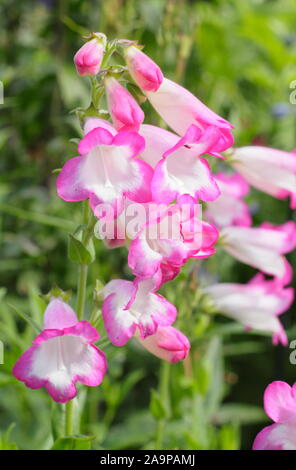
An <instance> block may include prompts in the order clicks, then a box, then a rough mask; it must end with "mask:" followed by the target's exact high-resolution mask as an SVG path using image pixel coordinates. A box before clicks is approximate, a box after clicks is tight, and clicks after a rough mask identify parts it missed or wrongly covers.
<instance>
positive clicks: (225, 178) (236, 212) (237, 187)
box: [206, 173, 252, 228]
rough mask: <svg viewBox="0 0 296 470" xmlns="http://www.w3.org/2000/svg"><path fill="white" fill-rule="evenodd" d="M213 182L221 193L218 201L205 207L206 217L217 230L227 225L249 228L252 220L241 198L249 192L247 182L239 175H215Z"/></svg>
mask: <svg viewBox="0 0 296 470" xmlns="http://www.w3.org/2000/svg"><path fill="white" fill-rule="evenodd" d="M215 180H216V182H217V184H218V186H219V189H220V191H221V195H220V197H219V198H218V199H216V200H215V201H213V202H210V203H209V204H208V205H207V210H206V216H207V218H208V219H209V220H210V221H211V222H213V223H214V224H216V225H217V226H218V227H219V228H223V227H227V226H229V225H238V226H241V227H249V226H250V225H252V218H251V215H250V211H249V207H248V205H247V204H246V203H245V201H243V200H242V198H243V197H244V196H245V195H246V194H247V193H248V192H249V185H248V183H247V181H246V180H245V179H244V178H243V177H242V176H240V174H239V173H234V174H232V175H226V174H224V173H217V174H216V175H215Z"/></svg>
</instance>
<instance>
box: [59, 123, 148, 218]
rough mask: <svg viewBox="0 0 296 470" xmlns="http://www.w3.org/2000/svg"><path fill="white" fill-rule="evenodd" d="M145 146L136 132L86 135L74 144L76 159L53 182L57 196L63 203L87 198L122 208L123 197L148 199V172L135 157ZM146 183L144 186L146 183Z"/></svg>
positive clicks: (102, 131)
mask: <svg viewBox="0 0 296 470" xmlns="http://www.w3.org/2000/svg"><path fill="white" fill-rule="evenodd" d="M144 146H145V142H144V139H143V137H141V136H140V135H139V134H137V133H136V132H118V133H117V134H116V135H115V136H114V135H113V134H111V132H109V130H107V129H105V128H103V127H96V128H94V129H92V130H91V131H90V132H88V133H87V134H86V135H85V136H84V137H83V139H82V140H81V141H80V143H79V145H78V151H79V153H80V156H78V157H75V158H72V159H71V160H68V161H67V163H66V164H65V166H64V167H63V169H62V171H61V173H60V174H59V176H58V179H57V192H58V195H59V196H60V197H61V198H62V199H64V200H65V201H82V200H84V199H88V198H89V199H90V203H91V206H92V208H93V209H94V208H95V207H96V206H97V205H98V204H99V203H104V202H105V203H109V204H111V205H112V206H114V207H119V208H120V207H122V206H123V201H124V196H127V197H129V198H130V199H132V200H135V201H138V202H145V201H146V200H150V198H151V196H150V191H149V189H148V192H147V189H146V188H147V185H148V188H149V181H151V178H152V169H151V168H150V167H149V165H147V164H146V163H145V162H143V161H142V160H140V159H138V158H137V159H136V158H134V157H136V156H137V155H138V154H139V153H141V151H142V150H143V148H144ZM147 183H148V184H147Z"/></svg>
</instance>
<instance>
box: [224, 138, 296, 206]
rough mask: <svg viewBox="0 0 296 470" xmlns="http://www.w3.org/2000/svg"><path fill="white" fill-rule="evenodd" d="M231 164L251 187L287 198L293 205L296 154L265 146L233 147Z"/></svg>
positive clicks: (295, 183)
mask: <svg viewBox="0 0 296 470" xmlns="http://www.w3.org/2000/svg"><path fill="white" fill-rule="evenodd" d="M231 164H232V165H233V167H234V168H235V169H236V170H237V171H238V172H239V173H241V174H242V175H243V176H244V178H246V180H247V181H248V182H249V183H250V184H251V185H252V186H254V187H255V188H257V189H260V190H261V191H263V192H265V193H267V194H270V195H271V196H273V197H276V198H278V199H285V198H287V197H290V198H291V199H290V200H291V202H290V205H291V208H292V209H295V208H296V154H295V151H294V152H284V151H282V150H277V149H273V148H269V147H259V146H248V147H241V148H237V149H235V151H234V153H233V154H232V156H231Z"/></svg>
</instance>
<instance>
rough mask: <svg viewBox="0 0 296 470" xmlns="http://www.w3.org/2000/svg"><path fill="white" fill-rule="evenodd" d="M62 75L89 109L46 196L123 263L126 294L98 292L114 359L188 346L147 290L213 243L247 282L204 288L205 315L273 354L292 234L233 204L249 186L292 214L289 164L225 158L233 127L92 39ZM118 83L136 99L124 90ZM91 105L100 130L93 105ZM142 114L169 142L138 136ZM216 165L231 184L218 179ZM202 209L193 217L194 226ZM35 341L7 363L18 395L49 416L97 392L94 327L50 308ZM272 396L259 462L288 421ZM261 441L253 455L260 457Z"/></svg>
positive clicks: (154, 292) (286, 301)
mask: <svg viewBox="0 0 296 470" xmlns="http://www.w3.org/2000/svg"><path fill="white" fill-rule="evenodd" d="M108 47H109V49H108ZM116 47H117V48H118V51H120V52H121V53H122V57H123V59H124V60H125V66H123V67H122V66H109V64H108V60H109V59H110V57H111V55H112V51H113V50H115V48H116ZM74 63H75V66H76V69H77V72H78V73H79V74H80V75H90V76H92V77H91V80H92V85H93V92H92V96H93V103H92V106H91V107H90V108H89V109H88V110H85V112H84V114H83V116H82V118H83V137H82V138H81V140H80V141H79V144H78V154H77V156H76V157H74V158H71V159H69V160H68V161H67V162H66V163H65V165H64V167H63V168H62V170H61V172H60V173H59V176H58V179H57V193H58V195H59V196H60V197H61V198H62V199H63V200H65V201H88V202H87V204H89V206H90V208H91V211H92V217H93V218H94V219H95V220H96V221H97V223H96V233H100V237H101V238H103V239H104V242H105V244H106V246H107V247H108V248H115V247H117V246H120V245H125V246H126V247H127V249H128V255H127V262H128V266H129V268H130V270H131V273H132V275H133V276H134V278H133V280H123V279H112V280H110V281H109V282H108V283H107V284H106V285H105V286H104V287H103V288H102V289H101V290H100V292H99V295H100V296H101V299H102V318H103V323H104V327H105V330H106V333H107V335H108V338H109V340H110V342H111V343H112V344H113V345H115V346H123V345H125V344H126V343H127V342H128V341H129V340H130V339H131V338H132V337H135V339H136V340H137V341H138V342H139V343H140V344H142V345H143V346H144V348H146V349H147V350H148V351H149V352H151V353H153V354H154V355H156V356H157V357H159V358H161V359H164V360H166V361H170V362H177V361H180V360H182V359H184V358H185V357H186V355H187V354H188V352H189V348H190V344H189V341H188V339H187V338H186V336H184V334H183V333H181V332H180V331H178V330H177V329H176V328H175V327H174V326H172V325H173V324H174V322H175V321H176V319H177V316H178V313H177V310H176V308H175V306H174V305H173V304H172V303H170V302H169V301H168V300H166V299H165V298H164V297H163V296H162V295H160V294H159V293H158V290H159V289H160V288H161V287H162V286H163V285H164V284H165V283H167V282H169V281H172V280H173V279H174V278H175V277H176V276H177V275H178V274H179V272H180V270H181V269H182V267H183V266H184V264H185V263H186V262H187V261H188V260H189V259H203V258H208V257H210V256H212V255H213V254H214V253H215V249H216V247H215V245H216V243H217V241H218V238H219V237H220V238H219V245H221V246H222V248H223V249H224V250H225V251H226V252H227V253H229V254H230V255H231V256H233V257H234V258H236V259H237V260H239V261H241V262H243V263H245V264H248V265H250V266H252V267H253V268H255V269H258V270H259V271H260V272H259V273H257V274H256V275H255V276H254V277H253V279H252V280H251V281H250V282H249V283H248V284H246V285H241V284H233V283H232V284H231V283H218V284H214V285H210V286H206V287H205V288H204V289H203V293H204V294H205V295H206V296H207V298H208V300H209V301H210V303H211V305H212V306H213V308H214V309H215V310H216V311H217V312H220V313H224V314H225V315H227V316H230V317H231V318H234V319H235V320H237V321H239V322H241V323H242V324H243V325H244V326H245V328H246V329H252V328H254V329H256V330H262V331H266V332H269V333H271V334H272V336H273V342H274V343H278V342H281V343H282V344H284V345H286V344H287V337H286V333H285V331H284V329H283V327H282V325H281V323H280V321H279V319H278V316H279V315H280V314H282V313H283V312H285V311H286V310H287V309H288V308H289V306H290V305H291V302H292V300H293V290H292V289H291V288H289V287H287V285H288V284H289V283H290V281H291V277H292V270H291V266H290V265H289V263H288V262H287V260H286V258H285V257H284V254H286V253H288V252H290V251H291V250H293V249H294V248H295V246H296V224H295V223H294V222H293V221H288V222H285V223H284V224H282V225H278V226H273V225H271V224H270V223H268V222H265V223H264V224H262V225H261V226H260V227H254V226H252V215H251V210H250V207H249V205H248V204H247V203H246V201H245V200H244V198H245V197H246V196H247V195H248V192H249V189H250V187H249V184H250V185H252V186H254V187H255V188H257V189H260V190H262V191H264V192H266V193H268V194H270V195H272V196H274V197H277V198H279V199H284V198H286V197H287V196H290V198H291V207H293V208H294V207H296V155H295V153H293V152H292V153H288V152H283V151H279V150H275V149H268V148H264V147H256V146H254V147H242V148H237V149H231V150H230V151H228V149H230V148H231V147H232V145H233V135H232V129H233V126H232V125H231V124H230V123H229V122H228V121H226V120H225V119H223V118H222V117H220V116H218V115H217V114H216V113H215V112H214V111H212V110H211V109H209V108H208V107H207V106H206V105H205V104H203V103H202V102H201V101H200V100H199V99H197V98H196V97H195V96H194V95H192V94H191V93H190V92H189V91H188V90H186V89H185V88H183V87H181V86H180V85H178V84H176V83H174V82H173V81H171V80H169V79H168V78H166V77H164V75H163V73H162V71H161V70H160V68H159V67H158V65H157V64H155V63H154V62H153V61H152V60H151V59H150V58H149V57H148V56H147V55H145V54H144V53H143V52H142V50H141V48H140V47H139V46H138V45H137V44H136V43H134V42H132V41H126V40H119V41H117V42H116V41H115V42H112V43H110V44H109V43H108V42H107V39H106V37H105V36H104V35H102V34H100V33H94V34H93V35H92V36H91V37H90V38H89V40H88V41H87V42H86V43H85V45H84V46H83V47H82V48H81V49H80V50H79V51H78V52H77V53H76V55H75V57H74ZM127 72H128V73H129V78H127ZM130 81H132V82H133V83H132V85H133V89H134V90H136V92H135V96H133V95H132V94H131V93H130V91H129V90H128V87H127V86H126V84H127V82H128V84H129V83H130ZM102 97H105V101H106V104H107V107H108V117H107V116H106V112H105V113H102V112H101V109H100V105H99V104H98V103H99V102H100V99H101V98H102ZM137 98H138V99H137ZM143 100H148V101H149V102H150V104H151V105H152V107H153V108H154V109H155V110H156V112H157V113H158V114H159V116H160V117H161V118H162V119H163V120H164V121H165V123H166V124H167V126H168V127H169V128H170V129H171V130H166V129H163V128H161V127H157V126H154V125H150V124H147V123H144V119H145V115H144V112H143V110H142V108H141V102H142V101H143ZM88 111H89V112H88ZM102 116H103V117H104V119H103V117H102ZM80 117H81V115H80ZM225 151H228V152H226V157H224V156H223V155H222V153H223V152H225ZM211 158H212V162H215V164H218V165H221V163H219V162H223V163H222V170H223V171H219V172H217V173H213V172H212V170H211V167H210V165H209V161H210V159H211ZM225 162H226V163H228V164H229V165H230V166H232V167H233V168H234V170H235V172H233V171H232V173H229V172H225V170H224V168H225ZM223 165H224V166H223ZM201 203H206V211H205V220H202V217H201V215H202V214H201ZM218 230H219V231H220V233H219V232H218ZM102 233H104V236H102ZM266 276H270V277H271V278H267V277H266ZM44 328H45V329H44V330H43V331H42V332H41V333H40V334H39V335H38V336H37V338H36V339H35V340H34V341H33V345H32V346H31V347H30V349H29V350H27V351H26V352H25V353H24V354H23V355H22V356H21V358H20V359H19V360H18V362H17V364H16V365H15V367H14V375H15V376H16V377H17V378H18V379H19V380H22V381H23V382H24V383H25V384H26V385H27V386H28V387H31V388H40V387H45V388H46V389H47V391H48V392H49V394H50V395H51V396H52V397H53V399H54V400H56V401H59V402H62V403H63V402H67V401H68V400H70V399H72V398H73V397H74V396H75V395H76V393H77V391H76V388H75V383H76V382H80V383H82V384H85V385H89V386H96V385H99V384H100V383H101V381H102V379H103V377H104V374H105V373H106V369H107V365H106V359H105V356H104V354H103V352H102V351H100V349H98V348H97V347H96V346H95V345H94V344H93V343H94V342H96V341H97V340H98V339H99V336H98V333H97V331H96V329H95V328H94V326H93V325H92V324H91V323H89V322H87V321H78V319H77V317H76V314H75V313H74V311H73V310H72V309H71V308H70V306H68V305H67V304H65V303H64V302H63V301H62V300H61V299H58V298H54V299H52V300H51V301H50V303H49V305H48V307H47V309H46V311H45V318H44ZM278 384H279V383H275V385H274V386H273V388H272V390H271V389H268V392H266V393H267V398H266V402H267V405H266V408H267V412H268V413H269V414H270V416H271V417H272V418H273V419H274V420H275V421H276V425H274V426H275V427H274V428H273V426H271V428H272V429H269V428H266V429H269V430H268V432H267V431H266V430H264V431H262V433H264V436H266V435H267V438H268V442H267V441H266V442H267V444H266V443H265V444H264V446H265V448H270V446H272V445H273V444H272V443H273V441H277V439H276V438H274V436H275V435H276V436H277V435H278V434H279V432H280V433H281V436H283V439H284V436H285V435H286V434H287V433H288V428H289V426H290V421H289V423H288V421H287V423H286V414H287V412H288V408H289V407H290V408H291V409H293V410H294V408H295V396H294V395H295V393H294V395H293V391H292V392H291V391H290V389H289V391H288V390H287V388H286V385H285V386H284V385H278ZM270 387H272V386H270ZM270 390H271V391H270ZM293 390H294V388H293ZM284 393H285V394H288V395H289V393H290V395H291V396H290V395H289V397H290V398H287V403H288V402H289V403H288V405H289V406H288V405H287V407H285V406H282V402H281V396H282V394H284ZM271 394H273V395H274V396H275V397H276V398H274V399H271V398H270V395H271ZM277 400H278V401H279V404H277V402H276V401H277ZM293 400H294V402H293V403H294V404H293V403H292V401H293ZM270 403H272V406H271V405H270ZM271 408H272V409H273V411H272V412H269V410H270V409H271ZM282 408H285V409H284V411H283V412H282V411H281V410H282ZM274 409H276V411H274ZM278 410H279V411H278ZM285 410H286V411H287V412H286V411H285ZM282 415H283V416H282ZM284 415H285V416H284ZM278 427H281V431H279V430H278V429H279V428H278ZM262 433H261V434H260V435H259V436H258V437H257V439H256V443H255V445H254V448H259V447H260V446H261V445H262V444H261V442H262ZM264 439H265V437H264ZM291 442H292V441H291ZM276 445H277V446H280V445H282V444H276ZM291 445H295V443H294V444H291ZM289 446H290V444H286V445H285V446H284V445H283V447H284V448H287V447H289Z"/></svg>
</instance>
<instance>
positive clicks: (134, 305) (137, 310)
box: [102, 276, 177, 346]
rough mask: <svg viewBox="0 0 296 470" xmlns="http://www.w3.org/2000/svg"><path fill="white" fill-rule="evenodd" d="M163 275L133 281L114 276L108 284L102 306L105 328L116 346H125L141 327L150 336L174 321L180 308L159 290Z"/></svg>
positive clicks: (142, 333)
mask: <svg viewBox="0 0 296 470" xmlns="http://www.w3.org/2000/svg"><path fill="white" fill-rule="evenodd" d="M157 278H159V276H157V277H154V278H150V279H146V280H141V279H137V278H136V279H135V280H134V281H133V282H131V281H124V280H122V279H114V280H112V281H110V282H108V284H106V286H105V287H104V289H103V291H102V295H103V297H104V303H103V307H102V311H103V319H104V324H105V329H106V331H107V333H108V336H109V339H110V341H111V342H112V343H113V344H114V345H115V346H123V345H124V344H126V343H127V341H128V340H129V339H130V338H131V337H132V336H134V335H135V333H136V330H137V329H138V330H139V333H140V336H141V337H142V338H146V337H147V336H149V335H152V334H154V333H155V332H156V331H157V328H158V327H159V326H169V325H171V324H172V323H174V321H175V319H176V316H177V311H176V308H175V306H174V305H173V304H171V303H170V302H168V301H167V300H166V299H165V298H164V297H162V296H161V295H159V294H157V293H156V292H155V291H156V290H157V289H158V287H159V280H158V279H157Z"/></svg>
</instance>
